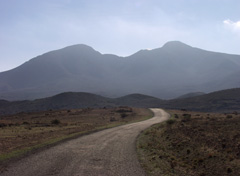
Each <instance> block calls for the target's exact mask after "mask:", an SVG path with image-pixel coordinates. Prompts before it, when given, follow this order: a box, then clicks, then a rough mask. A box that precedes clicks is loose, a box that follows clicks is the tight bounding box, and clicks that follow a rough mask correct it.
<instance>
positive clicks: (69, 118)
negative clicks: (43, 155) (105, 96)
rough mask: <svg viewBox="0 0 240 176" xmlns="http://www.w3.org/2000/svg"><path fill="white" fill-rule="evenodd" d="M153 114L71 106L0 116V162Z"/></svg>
mask: <svg viewBox="0 0 240 176" xmlns="http://www.w3.org/2000/svg"><path fill="white" fill-rule="evenodd" d="M150 117H152V113H151V112H150V110H148V109H141V108H129V107H120V108H110V109H106V108H103V109H90V108H86V109H72V110H57V111H45V112H38V113H19V114H15V115H10V116H3V117H0V134H1V135H0V162H1V161H3V160H6V159H8V158H11V157H13V156H16V155H19V154H22V153H25V151H28V150H31V149H33V148H38V147H42V146H44V145H47V144H50V143H54V142H56V141H59V140H62V139H65V138H67V137H72V136H74V135H79V134H84V133H88V132H91V131H95V130H99V129H104V128H109V127H113V126H118V125H122V124H125V123H130V122H134V121H139V120H144V119H146V118H150Z"/></svg>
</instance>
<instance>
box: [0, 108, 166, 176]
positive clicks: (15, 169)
mask: <svg viewBox="0 0 240 176" xmlns="http://www.w3.org/2000/svg"><path fill="white" fill-rule="evenodd" d="M152 111H153V112H154V113H155V116H154V117H153V118H151V119H149V120H146V121H142V122H137V123H133V124H128V125H124V126H119V127H116V128H111V129H107V130H103V131H100V132H97V133H93V134H90V135H86V136H83V137H80V138H77V139H73V140H70V141H68V142H65V143H62V144H59V145H57V146H54V147H52V148H50V149H47V150H44V151H42V152H40V153H37V154H35V155H31V156H30V157H27V158H23V159H21V160H19V161H18V162H15V163H13V164H11V165H10V166H8V168H7V171H5V172H3V173H0V175H1V176H13V175H14V176H17V175H19V176H48V175H59V176H85V175H86V176H95V175H102V176H109V175H112V176H117V175H121V176H128V175H129V176H135V175H136V176H142V175H144V171H143V170H142V169H141V167H140V164H139V162H138V159H137V154H136V151H135V139H136V137H137V136H138V134H139V133H140V132H141V131H142V130H143V129H145V128H147V127H149V126H151V125H153V124H155V123H159V122H162V121H164V120H166V119H167V118H168V117H169V115H168V114H167V113H166V112H164V111H163V110H161V109H152Z"/></svg>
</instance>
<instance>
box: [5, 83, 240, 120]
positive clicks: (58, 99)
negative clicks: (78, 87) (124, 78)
mask: <svg viewBox="0 0 240 176" xmlns="http://www.w3.org/2000/svg"><path fill="white" fill-rule="evenodd" d="M239 103H240V88H235V89H227V90H221V91H216V92H212V93H208V94H204V95H199V96H195V97H189V98H182V99H178V98H177V99H172V100H161V99H158V98H156V97H152V96H149V95H143V94H129V95H126V96H122V97H118V98H108V97H103V96H100V95H96V94H92V93H87V92H64V93H61V94H57V95H54V96H52V97H47V98H42V99H36V100H32V101H30V100H24V101H13V102H11V101H6V100H0V116H1V115H7V114H15V113H20V112H36V111H46V110H50V109H52V110H57V109H79V108H108V107H118V106H131V107H142V108H166V109H187V110H192V111H205V112H233V111H238V112H240V107H239Z"/></svg>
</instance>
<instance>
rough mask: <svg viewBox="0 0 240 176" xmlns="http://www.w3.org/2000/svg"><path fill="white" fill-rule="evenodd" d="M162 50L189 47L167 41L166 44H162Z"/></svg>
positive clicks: (178, 42) (177, 42)
mask: <svg viewBox="0 0 240 176" xmlns="http://www.w3.org/2000/svg"><path fill="white" fill-rule="evenodd" d="M162 48H171V49H177V48H191V46H189V45H187V44H185V43H182V42H180V41H169V42H167V43H166V44H164V45H163V47H162Z"/></svg>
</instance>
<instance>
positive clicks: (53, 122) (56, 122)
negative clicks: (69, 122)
mask: <svg viewBox="0 0 240 176" xmlns="http://www.w3.org/2000/svg"><path fill="white" fill-rule="evenodd" d="M51 123H52V124H53V125H59V124H60V123H61V122H60V120H58V119H54V120H52V121H51Z"/></svg>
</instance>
